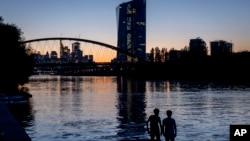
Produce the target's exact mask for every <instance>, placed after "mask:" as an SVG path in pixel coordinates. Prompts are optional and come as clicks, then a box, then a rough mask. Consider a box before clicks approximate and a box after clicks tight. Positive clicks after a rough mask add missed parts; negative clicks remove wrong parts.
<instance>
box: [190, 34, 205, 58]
mask: <svg viewBox="0 0 250 141" xmlns="http://www.w3.org/2000/svg"><path fill="white" fill-rule="evenodd" d="M189 54H190V55H191V56H192V57H194V58H200V57H206V56H207V45H206V42H205V41H204V40H203V39H201V38H196V39H190V42H189Z"/></svg>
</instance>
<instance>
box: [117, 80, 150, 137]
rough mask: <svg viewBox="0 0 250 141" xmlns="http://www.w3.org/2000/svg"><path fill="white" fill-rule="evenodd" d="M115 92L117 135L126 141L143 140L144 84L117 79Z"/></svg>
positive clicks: (144, 117) (144, 115)
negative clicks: (116, 92) (117, 122)
mask: <svg viewBox="0 0 250 141" xmlns="http://www.w3.org/2000/svg"><path fill="white" fill-rule="evenodd" d="M117 91H118V94H117V95H118V96H117V101H118V104H117V110H118V117H117V119H118V121H119V126H118V128H120V130H119V132H118V135H119V136H121V137H122V138H123V139H127V140H128V139H129V140H131V139H132V140H133V139H134V140H135V139H136V140H139V139H142V138H145V137H144V133H145V128H144V126H145V123H146V122H145V121H146V113H145V108H146V99H145V91H146V82H145V81H143V80H131V79H128V78H126V77H117Z"/></svg>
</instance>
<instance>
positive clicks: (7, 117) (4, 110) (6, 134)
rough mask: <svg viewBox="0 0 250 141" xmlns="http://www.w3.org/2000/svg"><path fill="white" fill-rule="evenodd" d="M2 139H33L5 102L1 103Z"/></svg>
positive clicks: (0, 130)
mask: <svg viewBox="0 0 250 141" xmlns="http://www.w3.org/2000/svg"><path fill="white" fill-rule="evenodd" d="M0 141H31V138H30V137H29V136H28V134H27V133H26V132H25V130H24V128H22V127H21V125H20V124H19V123H18V121H17V120H16V118H15V117H14V116H13V114H12V113H11V111H10V110H9V108H8V106H7V105H6V104H5V103H0Z"/></svg>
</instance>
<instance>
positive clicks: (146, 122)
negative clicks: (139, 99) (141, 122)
mask: <svg viewBox="0 0 250 141" xmlns="http://www.w3.org/2000/svg"><path fill="white" fill-rule="evenodd" d="M149 122H150V117H149V118H148V120H147V122H146V126H147V131H148V132H149V128H148V123H149Z"/></svg>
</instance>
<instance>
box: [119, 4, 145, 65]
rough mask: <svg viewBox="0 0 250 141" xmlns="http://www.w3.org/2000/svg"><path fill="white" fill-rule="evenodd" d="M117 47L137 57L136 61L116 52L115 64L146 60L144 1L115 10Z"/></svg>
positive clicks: (123, 5)
mask: <svg viewBox="0 0 250 141" xmlns="http://www.w3.org/2000/svg"><path fill="white" fill-rule="evenodd" d="M116 10H117V26H118V41H117V47H119V48H120V49H122V50H124V51H127V52H129V53H132V54H134V55H136V56H138V58H137V59H135V58H133V57H129V56H127V55H125V54H124V53H121V52H117V62H118V63H123V62H138V61H145V60H146V0H132V1H129V2H126V3H122V4H120V5H119V6H118V7H117V8H116Z"/></svg>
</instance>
